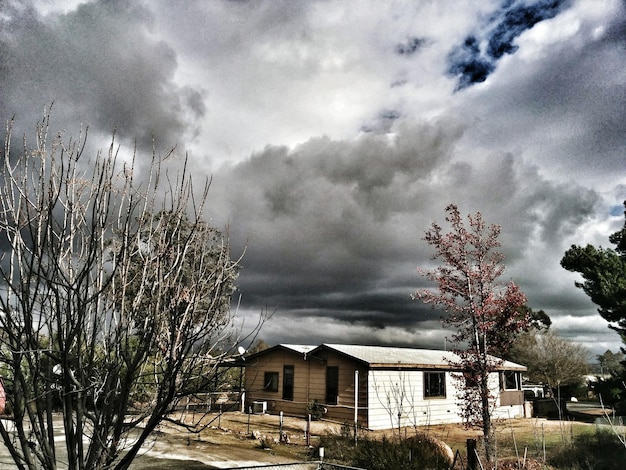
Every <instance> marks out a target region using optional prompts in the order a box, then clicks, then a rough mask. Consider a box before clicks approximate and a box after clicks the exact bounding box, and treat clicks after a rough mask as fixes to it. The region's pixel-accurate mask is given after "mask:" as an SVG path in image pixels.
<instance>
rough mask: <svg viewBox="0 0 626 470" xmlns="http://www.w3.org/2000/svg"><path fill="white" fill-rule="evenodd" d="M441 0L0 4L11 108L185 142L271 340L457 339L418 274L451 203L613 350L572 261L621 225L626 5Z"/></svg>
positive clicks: (564, 322) (245, 292)
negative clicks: (48, 110)
mask: <svg viewBox="0 0 626 470" xmlns="http://www.w3.org/2000/svg"><path fill="white" fill-rule="evenodd" d="M442 2H443V3H442ZM436 3H437V7H434V5H435V4H434V3H431V2H412V1H406V2H405V1H400V2H393V3H389V2H371V3H368V2H362V1H360V0H355V1H352V0H348V1H343V0H342V1H334V0H330V1H312V2H293V1H289V0H285V1H273V0H272V1H258V2H231V1H215V2H204V1H197V0H196V1H194V0H190V1H186V2H184V4H181V5H176V7H175V8H174V7H172V3H171V2H168V1H155V2H122V1H113V2H105V1H96V0H93V1H90V2H85V3H82V4H81V3H80V2H76V1H69V0H68V2H67V3H65V2H62V3H59V2H47V1H43V0H33V3H32V4H30V3H24V2H2V3H0V22H2V23H1V25H0V85H1V86H0V90H1V92H0V110H1V114H2V116H3V118H4V119H6V118H9V117H10V116H11V115H13V114H15V115H16V116H17V121H18V122H17V125H16V127H17V129H16V134H15V135H16V137H17V138H19V136H20V135H21V133H22V132H27V133H29V132H30V130H31V129H32V128H33V127H34V123H35V122H36V121H37V120H38V119H39V118H40V116H41V113H42V110H43V109H44V107H45V106H47V105H49V104H50V102H52V101H54V102H55V105H54V111H53V116H52V117H53V121H52V124H53V128H54V130H55V131H56V130H57V129H58V128H59V127H60V128H64V129H67V130H68V134H71V135H75V134H76V133H77V131H78V129H79V128H80V125H81V123H82V124H85V125H87V124H88V125H89V126H90V133H91V136H92V141H93V143H94V145H97V146H102V144H101V143H102V142H103V139H104V138H105V137H107V136H108V135H110V132H111V131H112V130H113V129H117V132H118V137H119V138H120V140H121V141H122V143H123V144H124V146H123V148H124V150H123V151H125V152H126V151H128V149H132V143H133V141H134V140H135V139H136V140H137V142H138V144H139V150H140V158H143V157H144V156H150V151H151V145H152V137H153V136H155V137H156V138H157V139H158V140H157V144H158V147H159V148H160V149H166V148H168V147H170V146H172V145H174V144H176V143H178V144H179V152H178V153H179V154H183V153H184V152H186V151H188V152H189V155H190V162H189V168H190V171H191V172H192V173H193V174H194V176H195V177H196V178H197V179H203V178H204V177H206V176H208V175H209V174H210V173H212V174H213V186H212V189H211V192H210V206H209V210H208V211H207V217H212V220H213V222H214V223H215V224H216V225H218V226H224V225H227V224H228V226H229V230H230V234H231V238H232V242H233V247H234V252H235V254H239V253H240V252H241V251H243V248H244V246H245V245H246V244H247V252H246V255H245V257H244V259H243V265H244V269H243V271H242V274H241V278H240V281H241V282H240V293H241V294H242V298H241V306H240V310H241V313H242V316H243V317H244V318H247V317H249V316H252V317H254V316H255V315H257V314H258V312H259V311H260V310H261V309H263V308H266V307H267V308H269V309H270V310H276V314H275V316H274V317H273V319H272V320H271V322H270V323H269V324H268V326H267V327H266V328H265V329H264V331H263V332H262V334H261V336H262V337H263V338H264V339H265V340H266V341H268V342H278V341H280V342H312V343H319V342H322V341H326V342H333V341H335V342H363V343H369V344H403V345H409V344H414V345H421V346H425V347H441V346H442V345H443V344H445V336H446V335H447V334H448V333H449V332H448V331H447V330H442V329H441V326H440V324H439V316H440V315H441V313H440V312H436V311H433V310H431V309H430V308H428V307H427V306H424V305H422V304H420V303H418V302H413V301H411V300H410V298H409V294H410V293H411V292H412V291H413V290H414V289H415V288H416V287H419V286H424V285H425V280H424V279H422V278H420V277H419V276H418V275H417V272H416V267H417V266H425V265H428V263H430V262H431V261H430V259H429V257H430V255H431V251H430V249H429V247H428V246H426V244H425V243H424V242H423V240H421V238H422V236H423V234H424V230H426V228H428V226H429V225H430V223H431V222H433V221H442V218H443V209H444V207H445V206H446V205H447V204H448V203H451V202H454V203H457V204H458V205H459V206H460V208H461V210H462V211H463V212H464V213H468V212H475V211H478V210H480V211H481V212H482V213H483V215H484V217H485V219H486V220H487V221H488V222H492V223H499V224H501V225H502V235H501V241H502V243H503V251H504V253H505V255H506V260H505V262H506V265H507V270H506V273H505V277H506V278H509V277H510V278H512V279H514V280H515V281H516V282H517V283H518V284H520V286H521V287H522V289H523V290H524V291H525V292H526V293H527V294H528V297H529V304H530V305H531V306H532V307H533V308H541V309H544V310H546V311H547V313H548V314H549V315H551V316H552V318H553V320H554V323H555V324H556V325H557V326H558V328H559V330H560V331H561V332H562V334H564V335H566V336H568V337H570V338H574V339H576V340H578V341H580V342H582V343H584V344H591V345H593V340H592V339H590V338H592V337H593V335H597V336H596V337H597V338H598V342H602V344H603V347H604V346H606V345H607V344H612V347H613V349H616V347H617V345H619V338H617V337H616V335H615V334H614V333H613V332H611V331H610V330H608V329H607V330H606V331H605V332H604V333H603V334H600V332H599V331H600V330H601V329H602V328H600V330H599V329H598V327H597V325H598V320H599V316H598V315H597V313H596V312H595V310H596V309H595V307H594V306H593V305H592V304H590V302H589V301H588V299H586V297H585V296H584V294H582V293H581V292H579V291H577V290H576V289H575V287H574V285H573V283H574V279H575V276H574V275H572V274H571V273H568V272H566V271H564V270H563V269H562V268H561V267H560V265H559V260H560V257H561V255H562V253H563V252H564V251H565V249H566V248H567V247H568V246H569V245H570V244H572V243H577V244H585V243H595V244H604V245H606V244H607V235H608V234H609V233H611V231H614V230H616V229H617V228H619V227H621V224H622V223H623V214H622V213H621V210H616V209H615V207H621V202H622V201H623V200H624V199H626V192H625V189H624V188H626V180H625V179H624V174H623V171H621V170H622V169H623V167H624V165H623V163H624V159H623V157H624V154H625V151H626V141H625V138H624V136H625V135H626V132H625V131H626V129H625V128H624V125H625V124H624V123H626V115H625V114H624V113H625V111H624V110H625V109H626V106H625V104H626V103H624V97H625V96H626V93H625V91H626V90H625V89H624V87H625V85H624V80H623V77H624V72H625V70H626V69H625V67H626V66H625V62H624V61H623V57H622V56H623V50H624V45H625V44H624V42H625V38H626V28H625V26H624V25H626V14H625V11H624V8H623V3H620V2H594V1H593V0H577V1H572V2H544V1H527V2H522V1H510V2H504V3H499V4H496V5H495V6H494V3H493V2H491V1H484V2H457V1H454V0H449V1H448V3H445V0H441V2H436ZM440 5H443V6H440ZM44 6H45V9H44V8H43V7H44ZM441 12H445V15H442V13H441ZM452 69H454V72H453V76H451V75H450V74H449V72H450V71H451V70H452ZM486 78H488V80H487V79H486ZM483 79H485V80H484V81H482V82H481V80H483ZM459 80H461V82H459ZM463 80H465V81H463ZM461 83H464V84H465V85H467V86H465V85H464V86H460V85H461ZM469 85H472V86H469ZM455 88H456V89H457V90H456V92H455ZM107 143H108V142H107V141H104V145H106V144H107ZM90 151H91V149H90ZM600 324H601V323H600ZM602 326H603V325H602ZM587 327H588V330H587V331H588V333H585V331H586V330H585V329H586V328H587ZM611 335H613V336H611ZM600 352H603V351H600Z"/></svg>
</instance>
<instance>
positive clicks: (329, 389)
mask: <svg viewBox="0 0 626 470" xmlns="http://www.w3.org/2000/svg"><path fill="white" fill-rule="evenodd" d="M337 395H339V367H327V368H326V403H327V404H328V405H336V404H337Z"/></svg>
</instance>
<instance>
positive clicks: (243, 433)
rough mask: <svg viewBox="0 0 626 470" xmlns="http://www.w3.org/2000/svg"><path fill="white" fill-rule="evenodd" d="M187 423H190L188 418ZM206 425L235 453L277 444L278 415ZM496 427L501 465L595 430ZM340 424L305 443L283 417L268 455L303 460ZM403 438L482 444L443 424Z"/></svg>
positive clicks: (476, 434)
mask: <svg viewBox="0 0 626 470" xmlns="http://www.w3.org/2000/svg"><path fill="white" fill-rule="evenodd" d="M188 419H190V420H191V419H192V417H191V416H189V417H188ZM203 419H204V420H205V422H207V423H208V422H210V423H211V424H210V426H208V427H207V428H206V429H205V430H204V431H203V432H201V433H200V434H199V435H198V436H197V438H199V439H201V440H204V441H208V442H211V443H213V444H216V445H223V446H227V447H232V449H233V451H235V452H236V451H237V449H242V448H260V444H259V440H258V439H257V440H253V439H250V438H249V437H250V434H252V433H253V432H254V433H255V434H257V435H258V436H264V437H265V438H266V439H276V440H278V439H279V417H278V416H276V415H248V414H243V413H238V412H234V413H224V414H223V415H222V416H221V417H219V418H218V416H217V415H216V414H213V415H208V416H206V417H205V418H203ZM494 424H495V426H494V427H495V446H496V457H497V459H498V460H499V461H502V462H504V461H511V462H517V461H519V462H522V461H524V456H525V461H526V462H527V465H526V467H527V468H528V467H529V466H530V465H529V463H530V462H531V461H533V460H536V461H540V462H543V461H544V457H545V456H546V455H548V456H549V455H550V452H552V451H553V450H554V449H556V448H562V446H563V445H564V444H566V443H571V442H572V441H573V440H574V438H575V437H576V436H580V435H583V434H591V433H593V432H594V431H595V426H594V425H591V424H587V423H579V422H566V421H558V420H548V419H542V418H532V419H507V420H500V421H497V422H495V423H494ZM341 427H342V426H341V424H340V423H336V422H329V421H324V420H322V421H312V422H311V429H310V432H311V436H310V437H309V439H308V440H307V437H306V430H307V422H306V420H304V419H302V418H294V417H284V419H283V428H282V429H283V432H285V433H286V434H287V435H288V436H289V444H288V445H285V444H277V445H274V446H273V447H272V453H273V454H275V455H278V456H284V457H291V458H293V459H294V460H304V459H305V458H306V456H307V455H309V454H310V449H309V448H308V447H307V443H308V444H311V445H312V446H316V444H317V442H318V438H319V436H323V435H325V434H339V433H340V432H341ZM361 433H362V434H361V435H362V437H366V436H367V437H368V438H370V439H377V438H382V436H383V435H385V436H387V437H390V438H393V437H397V436H398V430H397V429H396V430H393V431H392V430H387V431H361ZM400 433H401V436H402V437H410V436H412V435H415V434H416V433H423V434H427V435H429V436H431V437H434V438H436V439H439V440H441V441H443V442H445V443H446V444H448V445H449V446H450V447H451V448H452V450H453V452H455V453H456V451H457V450H458V451H459V452H460V454H461V455H462V456H463V458H465V454H466V442H467V439H470V438H471V439H477V440H478V441H479V449H481V446H480V443H481V441H482V439H481V437H482V433H481V432H480V431H478V430H475V429H474V430H473V429H465V428H464V427H463V426H462V425H457V424H445V425H431V426H423V427H418V428H412V427H407V428H402V429H401V430H400Z"/></svg>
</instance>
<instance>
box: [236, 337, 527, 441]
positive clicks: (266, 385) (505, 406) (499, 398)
mask: <svg viewBox="0 0 626 470" xmlns="http://www.w3.org/2000/svg"><path fill="white" fill-rule="evenodd" d="M457 360H458V357H456V356H455V355H454V354H453V353H451V352H449V351H441V350H429V349H412V348H395V347H384V346H362V345H346V344H322V345H320V346H313V345H295V344H279V345H277V346H274V347H272V348H269V349H266V350H264V351H261V352H258V353H256V354H253V355H251V356H248V357H247V358H246V361H245V362H246V373H245V390H246V400H247V405H246V409H249V410H251V411H253V412H258V413H263V412H268V413H279V412H281V411H282V412H283V413H285V414H286V415H292V416H303V417H304V416H306V415H307V414H308V413H311V411H312V410H313V409H320V408H321V409H322V411H323V414H324V418H326V419H331V420H335V421H338V422H346V423H354V421H355V418H356V420H357V421H358V424H359V426H361V427H364V428H368V429H389V428H393V427H398V426H422V425H427V424H442V423H459V422H462V420H463V418H462V416H461V413H460V408H459V406H458V398H457V396H458V387H459V385H460V384H461V382H460V381H459V380H458V379H457V378H455V377H458V376H459V375H460V373H461V371H460V370H458V369H455V368H454V367H453V366H452V365H451V364H452V363H454V362H455V361H457ZM525 370H526V367H524V366H522V365H520V364H515V363H513V362H509V361H503V362H502V363H501V364H500V366H499V367H498V370H497V371H496V372H493V373H492V374H491V376H490V384H491V388H492V390H493V393H494V396H496V401H495V409H494V416H496V417H518V416H519V417H521V416H523V415H524V406H523V404H524V398H523V392H522V388H521V372H523V371H525Z"/></svg>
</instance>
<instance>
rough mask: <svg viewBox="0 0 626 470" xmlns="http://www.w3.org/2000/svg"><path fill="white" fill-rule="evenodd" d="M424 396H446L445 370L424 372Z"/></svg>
mask: <svg viewBox="0 0 626 470" xmlns="http://www.w3.org/2000/svg"><path fill="white" fill-rule="evenodd" d="M424 398H446V373H445V372H424Z"/></svg>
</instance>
